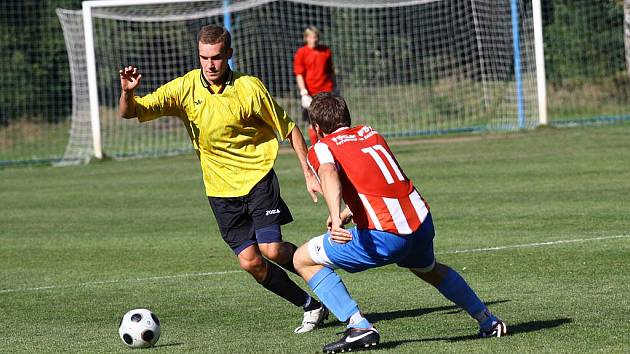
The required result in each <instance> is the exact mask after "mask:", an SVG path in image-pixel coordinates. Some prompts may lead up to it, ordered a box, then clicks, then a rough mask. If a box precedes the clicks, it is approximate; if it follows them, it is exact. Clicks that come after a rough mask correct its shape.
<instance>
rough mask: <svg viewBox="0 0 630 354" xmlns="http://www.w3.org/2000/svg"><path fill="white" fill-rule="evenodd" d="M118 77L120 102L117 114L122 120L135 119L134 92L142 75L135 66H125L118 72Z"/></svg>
mask: <svg viewBox="0 0 630 354" xmlns="http://www.w3.org/2000/svg"><path fill="white" fill-rule="evenodd" d="M119 75H120V88H121V92H120V100H119V107H118V113H119V114H120V116H121V117H122V118H125V119H130V118H135V117H136V101H135V99H134V91H135V89H136V88H137V87H138V86H140V80H142V75H141V74H140V71H139V70H138V68H136V67H135V66H127V67H125V68H123V69H122V70H120V71H119Z"/></svg>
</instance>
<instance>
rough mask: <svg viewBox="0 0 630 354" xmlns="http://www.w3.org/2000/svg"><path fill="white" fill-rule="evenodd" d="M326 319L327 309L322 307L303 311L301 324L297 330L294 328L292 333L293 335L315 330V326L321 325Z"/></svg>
mask: <svg viewBox="0 0 630 354" xmlns="http://www.w3.org/2000/svg"><path fill="white" fill-rule="evenodd" d="M327 318H328V309H327V308H326V306H324V305H322V306H321V307H320V308H318V309H315V310H312V311H305V312H304V318H303V319H302V324H301V325H300V326H299V327H298V328H296V329H295V330H294V331H293V332H294V333H306V332H310V331H312V330H314V329H315V328H317V326H319V325H320V324H322V322H324V320H325V319H327Z"/></svg>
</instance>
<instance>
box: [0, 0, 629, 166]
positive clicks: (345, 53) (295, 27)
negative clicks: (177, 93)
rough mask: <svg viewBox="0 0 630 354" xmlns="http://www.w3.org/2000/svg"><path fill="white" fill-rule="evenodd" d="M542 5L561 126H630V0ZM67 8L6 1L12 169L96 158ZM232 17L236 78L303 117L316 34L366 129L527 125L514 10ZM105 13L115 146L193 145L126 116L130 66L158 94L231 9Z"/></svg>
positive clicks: (82, 69) (416, 2)
mask: <svg viewBox="0 0 630 354" xmlns="http://www.w3.org/2000/svg"><path fill="white" fill-rule="evenodd" d="M530 2H531V1H529V0H520V1H519V2H518V13H519V16H518V20H519V33H520V36H519V42H520V51H521V56H520V58H521V64H522V86H523V90H522V92H523V109H524V116H525V125H526V126H533V125H534V124H535V121H536V116H537V112H536V105H535V101H534V100H535V95H534V93H535V88H534V84H535V82H534V75H533V71H534V63H533V48H532V45H533V43H532V42H533V41H532V31H531V9H530ZM541 3H542V6H543V25H544V28H543V32H544V39H545V64H546V72H547V94H548V108H549V119H550V123H551V124H556V125H557V124H564V123H566V122H568V123H569V124H574V123H578V124H582V122H587V123H589V122H601V121H611V120H612V121H615V120H623V119H628V117H629V116H630V89H628V88H629V87H630V69H629V68H630V64H627V63H630V60H627V59H626V58H630V54H629V53H630V49H626V48H625V47H626V45H625V44H626V43H630V29H628V28H630V25H629V23H630V20H628V19H629V18H630V0H625V1H622V0H573V1H568V0H549V1H541ZM624 3H625V6H626V12H625V19H626V20H625V21H624ZM56 8H69V9H79V8H81V0H48V1H45V2H42V1H39V0H4V1H0V62H2V64H3V70H0V166H6V165H13V164H23V163H33V162H50V161H58V160H60V159H61V158H62V157H64V160H63V161H64V162H65V163H76V162H84V161H87V160H88V159H89V158H90V156H91V154H92V153H91V151H92V133H91V128H90V123H89V121H90V117H89V109H88V108H89V107H88V105H89V102H88V98H87V97H88V94H87V90H88V86H87V80H86V77H87V76H86V64H85V60H86V59H85V53H84V50H83V46H84V37H83V28H82V22H81V14H80V12H77V11H60V12H59V13H58V14H59V17H58V16H57V14H56V13H55V9H56ZM230 11H231V12H232V21H231V24H232V31H233V34H234V37H235V41H234V46H235V49H236V56H235V64H236V69H238V70H241V71H244V72H248V73H251V74H253V75H257V76H260V77H261V78H262V79H263V81H264V82H265V84H267V85H268V86H269V87H270V89H271V90H272V93H273V94H274V95H275V97H277V98H278V100H279V101H281V103H282V104H283V105H284V106H285V107H286V108H287V109H288V110H289V112H290V113H291V115H292V116H293V117H294V118H296V119H299V118H300V106H299V101H298V94H297V92H296V91H297V90H296V85H295V83H294V82H295V80H294V78H293V76H292V73H291V60H292V56H293V53H294V51H295V50H296V49H297V47H298V46H300V45H301V32H302V30H303V28H304V27H306V26H307V25H316V26H319V27H320V28H321V29H322V30H323V31H324V36H323V40H324V42H325V43H326V44H328V45H329V46H331V47H332V50H333V52H334V59H335V63H336V68H337V74H338V77H339V84H340V85H339V86H340V87H339V88H340V91H341V93H342V94H343V95H345V96H347V97H348V100H349V103H350V106H351V108H352V110H353V113H354V118H355V119H354V120H355V122H357V123H368V124H372V125H374V126H375V127H376V128H377V129H379V130H380V131H381V132H386V133H388V134H390V135H398V136H405V135H418V134H427V133H431V134H435V133H442V132H444V131H469V130H478V129H482V130H483V129H511V128H513V127H518V126H519V122H518V112H517V99H516V97H517V94H516V90H517V85H516V83H515V71H514V51H513V39H512V28H511V20H512V13H511V9H510V8H509V1H505V0H501V1H499V0H493V1H491V0H460V1H454V0H430V1H420V0H396V1H376V0H357V1H349V0H293V1H279V0H256V1H254V0H233V1H231V5H230ZM60 20H61V21H60ZM93 20H94V34H95V36H96V47H97V48H96V49H97V66H98V94H99V97H100V101H101V104H100V112H101V123H102V126H103V129H102V135H103V137H104V141H103V143H104V150H105V153H107V154H109V155H113V156H141V155H162V154H169V153H177V152H180V151H183V150H189V149H190V148H189V143H188V140H187V137H186V136H185V132H184V131H183V129H180V127H179V124H178V123H177V122H176V121H174V120H172V119H169V118H165V119H160V120H158V121H157V122H153V123H148V124H142V125H140V124H137V123H136V122H127V121H123V120H120V119H117V118H116V105H117V96H118V93H119V92H118V90H119V88H118V86H119V83H118V78H117V70H118V69H119V67H120V66H122V65H126V64H133V65H138V66H140V67H141V69H142V70H143V72H144V73H145V81H144V83H143V87H142V90H141V91H140V92H139V93H147V92H149V91H150V90H153V89H155V88H156V87H158V86H159V85H160V84H162V83H164V82H167V81H169V80H170V79H173V78H174V77H176V76H177V75H180V74H182V73H185V72H186V71H187V70H189V69H192V68H195V67H196V66H197V65H198V64H197V60H196V48H195V43H194V38H195V32H196V31H197V30H198V29H199V28H200V27H201V26H202V25H203V24H206V23H218V24H220V23H223V9H222V1H183V2H179V3H175V4H171V5H150V6H117V7H108V8H98V9H96V10H95V11H94V16H93ZM60 22H61V24H63V32H62V28H61V25H60ZM624 23H625V26H626V27H625V28H626V29H625V35H624ZM64 37H65V40H66V44H67V49H66V46H65V45H64ZM624 42H625V43H624ZM627 48H630V44H628V45H627ZM68 59H69V60H68Z"/></svg>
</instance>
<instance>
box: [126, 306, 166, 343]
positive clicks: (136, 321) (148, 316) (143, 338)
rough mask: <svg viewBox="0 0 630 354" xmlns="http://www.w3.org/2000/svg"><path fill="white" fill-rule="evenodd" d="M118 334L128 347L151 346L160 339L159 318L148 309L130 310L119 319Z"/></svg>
mask: <svg viewBox="0 0 630 354" xmlns="http://www.w3.org/2000/svg"><path fill="white" fill-rule="evenodd" d="M118 334H119V335H120V339H121V340H122V341H123V343H124V344H125V345H126V346H128V347H130V348H147V347H151V346H153V345H154V344H155V343H156V342H157V341H158V339H160V320H159V319H158V317H157V316H156V315H155V314H154V313H153V312H151V311H150V310H147V309H135V310H131V311H129V312H127V313H126V314H125V315H124V316H123V317H122V319H121V320H120V327H119V328H118Z"/></svg>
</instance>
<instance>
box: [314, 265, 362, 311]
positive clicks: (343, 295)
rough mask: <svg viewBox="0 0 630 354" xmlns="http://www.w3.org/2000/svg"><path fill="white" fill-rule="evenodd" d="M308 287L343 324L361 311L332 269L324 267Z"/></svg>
mask: <svg viewBox="0 0 630 354" xmlns="http://www.w3.org/2000/svg"><path fill="white" fill-rule="evenodd" d="M308 286H310V287H311V289H313V291H314V292H315V294H317V296H318V297H319V299H320V301H321V302H323V303H324V305H326V307H327V308H328V309H329V310H330V311H331V312H332V313H333V314H334V315H335V317H337V318H338V319H339V321H341V322H346V321H347V320H348V318H350V316H352V314H354V313H355V312H357V311H359V305H357V303H356V301H354V299H353V298H352V297H351V296H350V294H348V289H346V286H345V285H344V284H343V282H342V281H341V278H339V275H337V273H335V272H334V271H333V270H332V269H330V268H327V267H324V268H322V269H321V270H320V271H319V272H317V273H315V275H313V277H312V278H311V280H309V281H308Z"/></svg>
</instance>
